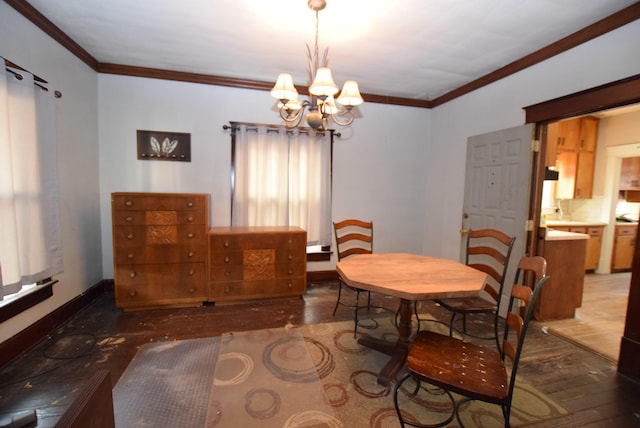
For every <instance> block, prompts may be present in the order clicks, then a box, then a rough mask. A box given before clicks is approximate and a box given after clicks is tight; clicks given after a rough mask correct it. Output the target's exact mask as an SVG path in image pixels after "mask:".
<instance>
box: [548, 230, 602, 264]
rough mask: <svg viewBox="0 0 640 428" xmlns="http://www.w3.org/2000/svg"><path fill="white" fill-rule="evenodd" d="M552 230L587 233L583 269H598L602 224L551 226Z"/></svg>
mask: <svg viewBox="0 0 640 428" xmlns="http://www.w3.org/2000/svg"><path fill="white" fill-rule="evenodd" d="M553 229H554V230H560V231H564V232H573V233H584V234H587V235H589V239H588V240H587V250H586V254H585V262H584V270H585V271H590V270H596V269H598V263H599V262H600V254H601V249H602V233H603V231H604V226H553Z"/></svg>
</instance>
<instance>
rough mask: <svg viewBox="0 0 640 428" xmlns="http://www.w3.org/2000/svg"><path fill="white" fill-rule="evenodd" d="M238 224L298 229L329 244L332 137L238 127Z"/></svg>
mask: <svg viewBox="0 0 640 428" xmlns="http://www.w3.org/2000/svg"><path fill="white" fill-rule="evenodd" d="M234 132H235V149H234V150H235V153H234V155H235V162H234V192H233V218H232V224H233V225H234V226H298V227H301V228H303V229H305V230H306V231H307V243H308V245H330V244H331V139H330V136H329V134H328V133H315V132H314V131H311V130H309V131H307V130H298V129H284V128H269V127H267V126H255V125H244V124H242V125H235V130H234Z"/></svg>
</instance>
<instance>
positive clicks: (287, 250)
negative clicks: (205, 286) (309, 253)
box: [209, 227, 307, 303]
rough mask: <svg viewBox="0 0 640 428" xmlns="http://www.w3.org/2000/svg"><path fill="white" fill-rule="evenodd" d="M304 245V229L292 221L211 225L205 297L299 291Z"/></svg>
mask: <svg viewBox="0 0 640 428" xmlns="http://www.w3.org/2000/svg"><path fill="white" fill-rule="evenodd" d="M306 247H307V232H306V231H305V230H303V229H300V228H297V227H212V228H211V229H210V230H209V300H211V301H214V302H216V303H224V302H233V301H241V300H251V299H258V298H264V297H284V296H301V295H303V294H304V293H305V292H306V287H307V285H306V284H307V259H306Z"/></svg>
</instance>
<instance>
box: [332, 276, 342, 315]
mask: <svg viewBox="0 0 640 428" xmlns="http://www.w3.org/2000/svg"><path fill="white" fill-rule="evenodd" d="M341 298H342V281H340V280H339V281H338V300H336V306H335V307H334V308H333V316H335V315H336V311H337V310H338V305H339V304H340V299H341Z"/></svg>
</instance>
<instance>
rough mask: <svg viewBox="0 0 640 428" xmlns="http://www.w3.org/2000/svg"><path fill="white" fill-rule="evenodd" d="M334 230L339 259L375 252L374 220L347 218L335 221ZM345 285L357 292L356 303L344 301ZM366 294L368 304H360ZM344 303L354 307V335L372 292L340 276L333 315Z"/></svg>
mask: <svg viewBox="0 0 640 428" xmlns="http://www.w3.org/2000/svg"><path fill="white" fill-rule="evenodd" d="M333 231H334V234H335V239H336V246H337V253H338V261H340V260H343V259H345V258H347V257H350V256H353V255H356V254H371V253H373V222H372V221H363V220H359V219H346V220H342V221H338V222H334V223H333ZM343 287H344V288H348V289H351V290H353V291H354V292H355V303H353V304H352V303H347V302H345V301H344V299H345V296H344V295H343ZM361 294H365V295H366V298H367V302H366V305H360V295H361ZM340 305H344V306H347V307H349V308H353V312H354V329H353V334H354V337H355V335H356V334H357V331H358V315H359V312H360V310H362V309H369V308H371V292H370V291H367V290H362V289H360V288H354V287H350V286H348V285H347V284H346V283H345V282H344V281H343V280H342V278H338V298H337V300H336V305H335V307H334V308H333V315H335V314H336V310H337V309H338V306H340Z"/></svg>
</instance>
